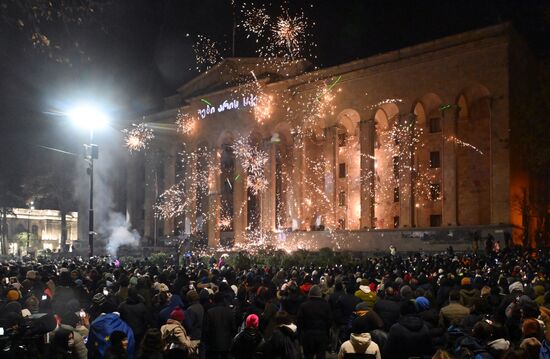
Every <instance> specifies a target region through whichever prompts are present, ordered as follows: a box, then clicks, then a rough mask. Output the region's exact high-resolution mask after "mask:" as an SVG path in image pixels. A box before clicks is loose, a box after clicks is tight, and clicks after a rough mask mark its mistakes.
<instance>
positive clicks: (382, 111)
mask: <svg viewBox="0 0 550 359" xmlns="http://www.w3.org/2000/svg"><path fill="white" fill-rule="evenodd" d="M397 115H399V107H397V105H396V104H394V103H384V104H382V105H380V107H379V108H378V109H377V110H376V112H375V113H374V120H375V121H376V128H377V130H381V131H386V130H388V129H389V128H390V123H391V122H393V120H394V119H395V117H396V116H397Z"/></svg>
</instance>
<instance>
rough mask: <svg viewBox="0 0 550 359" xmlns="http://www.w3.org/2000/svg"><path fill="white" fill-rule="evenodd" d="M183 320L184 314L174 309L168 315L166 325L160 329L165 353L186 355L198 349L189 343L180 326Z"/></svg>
mask: <svg viewBox="0 0 550 359" xmlns="http://www.w3.org/2000/svg"><path fill="white" fill-rule="evenodd" d="M184 319H185V312H184V311H183V309H181V308H180V307H176V308H174V310H172V313H170V318H168V320H167V321H166V324H164V325H163V326H162V327H161V328H160V332H161V334H162V340H163V342H164V345H165V351H167V352H168V351H169V352H178V353H186V354H188V353H190V352H193V351H196V350H197V349H198V348H197V344H196V343H193V342H192V341H191V338H190V337H189V336H188V335H187V332H186V331H185V328H184V327H183V325H182V322H183V321H184Z"/></svg>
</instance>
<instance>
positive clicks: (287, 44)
mask: <svg viewBox="0 0 550 359" xmlns="http://www.w3.org/2000/svg"><path fill="white" fill-rule="evenodd" d="M306 27H307V23H306V21H305V19H304V16H303V15H300V16H295V17H292V16H288V15H285V16H280V17H279V18H277V22H276V23H275V26H273V35H274V41H275V45H277V46H279V47H281V48H285V49H286V50H287V51H288V54H289V55H290V57H291V58H294V57H297V56H298V55H299V54H300V52H301V51H300V49H301V46H302V45H303V43H304V36H305V30H306Z"/></svg>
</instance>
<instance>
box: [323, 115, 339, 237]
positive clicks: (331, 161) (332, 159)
mask: <svg viewBox="0 0 550 359" xmlns="http://www.w3.org/2000/svg"><path fill="white" fill-rule="evenodd" d="M324 157H325V196H326V198H327V199H328V201H329V203H328V206H327V208H326V211H325V226H326V227H328V228H336V227H337V226H338V223H337V222H338V221H337V218H336V209H337V208H338V127H336V126H332V127H327V128H325V145H324Z"/></svg>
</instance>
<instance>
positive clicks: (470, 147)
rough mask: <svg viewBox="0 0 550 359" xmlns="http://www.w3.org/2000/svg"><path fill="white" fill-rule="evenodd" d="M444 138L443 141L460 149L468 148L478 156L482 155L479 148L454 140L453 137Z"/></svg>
mask: <svg viewBox="0 0 550 359" xmlns="http://www.w3.org/2000/svg"><path fill="white" fill-rule="evenodd" d="M444 138H445V141H447V142H452V143H455V144H457V145H459V146H461V147H465V148H469V149H471V150H473V151H475V152H477V153H479V154H480V155H483V151H481V150H480V149H479V148H477V147H476V146H474V145H472V144H471V143H468V142H465V141H462V140H460V139H458V138H456V137H455V136H445V137H444Z"/></svg>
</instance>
